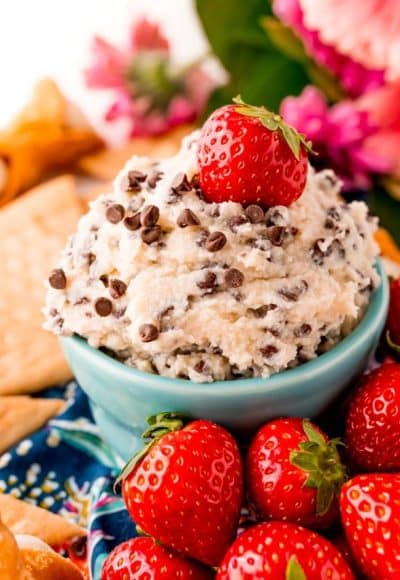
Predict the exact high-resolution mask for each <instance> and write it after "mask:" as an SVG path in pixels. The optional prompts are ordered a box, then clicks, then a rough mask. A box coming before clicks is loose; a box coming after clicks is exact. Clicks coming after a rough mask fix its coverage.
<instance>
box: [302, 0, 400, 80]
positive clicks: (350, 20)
mask: <svg viewBox="0 0 400 580" xmlns="http://www.w3.org/2000/svg"><path fill="white" fill-rule="evenodd" d="M300 4H301V7H302V10H303V13H304V22H305V25H306V26H307V28H308V29H310V30H315V31H317V32H318V34H319V37H320V38H321V40H322V42H324V43H326V44H329V45H330V46H334V47H335V48H336V49H337V50H338V51H339V52H341V53H342V54H345V55H347V56H349V57H351V58H352V59H354V60H356V61H358V62H360V63H362V64H363V65H364V66H365V67H369V68H375V69H382V70H385V75H386V77H387V79H389V80H396V79H400V58H399V55H400V10H399V1H398V0H318V2H316V1H315V0H300Z"/></svg>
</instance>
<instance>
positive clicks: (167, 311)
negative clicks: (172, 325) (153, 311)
mask: <svg viewBox="0 0 400 580" xmlns="http://www.w3.org/2000/svg"><path fill="white" fill-rule="evenodd" d="M174 310H175V306H172V305H171V306H167V308H164V310H161V312H160V314H159V315H158V316H159V317H160V318H163V317H164V316H168V315H169V314H171V312H173V311H174Z"/></svg>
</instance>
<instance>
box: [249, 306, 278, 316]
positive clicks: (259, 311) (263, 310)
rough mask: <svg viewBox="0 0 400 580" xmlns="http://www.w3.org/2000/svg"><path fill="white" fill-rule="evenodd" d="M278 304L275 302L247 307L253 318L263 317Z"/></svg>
mask: <svg viewBox="0 0 400 580" xmlns="http://www.w3.org/2000/svg"><path fill="white" fill-rule="evenodd" d="M277 308H278V306H277V305H276V304H263V305H262V306H259V307H258V308H249V312H251V314H253V316H254V317H255V318H264V316H266V315H267V313H268V312H269V311H270V310H276V309H277Z"/></svg>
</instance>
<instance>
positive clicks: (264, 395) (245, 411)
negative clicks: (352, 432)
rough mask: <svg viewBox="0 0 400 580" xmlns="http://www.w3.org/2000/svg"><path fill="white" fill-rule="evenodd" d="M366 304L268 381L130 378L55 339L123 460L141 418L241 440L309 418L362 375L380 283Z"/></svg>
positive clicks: (372, 343) (383, 301) (135, 445)
mask: <svg viewBox="0 0 400 580" xmlns="http://www.w3.org/2000/svg"><path fill="white" fill-rule="evenodd" d="M377 269H378V271H379V273H380V275H381V279H382V283H381V285H380V286H379V288H377V289H376V290H375V291H374V292H373V294H372V297H371V301H370V304H369V306H368V309H367V310H366V312H365V315H364V317H363V318H362V320H361V321H360V323H359V324H358V326H357V327H356V328H355V329H354V330H353V332H352V333H351V334H349V335H348V336H347V337H346V338H344V339H343V340H342V341H341V342H340V343H339V344H338V345H336V346H335V347H334V348H332V349H331V350H330V351H329V352H327V353H324V354H322V355H320V356H319V357H317V358H316V359H314V360H311V361H309V362H307V363H304V364H303V365H301V366H298V367H296V368H293V369H290V370H287V371H283V372H281V373H278V374H275V375H273V376H271V377H269V378H255V379H238V380H229V381H216V382H214V383H193V382H192V381H189V380H185V379H172V378H168V377H161V376H158V375H153V374H150V373H145V372H142V371H138V370H136V369H134V368H131V367H128V366H127V365H124V364H123V363H121V362H119V361H117V360H114V359H113V358H111V357H110V356H107V355H106V354H104V353H103V352H101V351H100V350H97V349H95V348H93V347H91V346H89V345H88V344H87V342H86V341H85V340H84V339H82V338H80V337H76V336H74V337H70V338H62V339H61V340H62V345H63V348H64V351H65V354H66V357H67V359H68V361H69V364H70V365H71V368H72V371H73V372H74V374H75V376H76V378H77V380H78V382H79V384H80V385H81V387H82V388H83V390H84V391H86V393H87V395H88V397H89V402H90V406H91V409H92V412H93V415H94V418H95V421H96V423H97V424H98V426H99V428H100V432H101V434H102V436H103V437H104V439H105V440H106V441H107V442H108V443H109V445H110V446H111V447H112V448H113V449H114V451H116V452H117V453H118V454H119V455H120V456H121V457H122V458H123V459H125V460H127V459H128V458H129V457H130V456H131V455H132V454H133V453H135V452H136V451H137V450H138V449H140V448H141V447H142V441H141V434H142V432H143V431H144V429H145V426H146V417H148V416H150V415H154V414H155V413H159V412H162V411H181V412H184V413H187V414H189V415H190V416H193V417H201V418H204V419H210V420H212V421H215V422H217V423H220V424H222V425H225V426H226V427H228V428H229V429H231V430H232V431H233V432H237V433H245V432H249V431H251V430H254V429H256V428H257V427H258V426H259V425H261V424H262V423H263V422H264V421H267V420H268V419H271V418H273V417H277V416H283V415H286V416H300V417H315V416H316V415H318V414H319V413H321V412H322V411H323V410H324V409H325V408H326V407H327V406H328V405H329V404H330V403H331V402H332V401H333V400H334V399H335V398H336V397H337V395H338V394H339V393H340V392H341V391H342V390H343V389H345V387H346V386H347V385H349V383H350V382H351V381H353V380H354V379H355V378H356V377H357V376H358V375H360V373H362V371H363V370H364V369H365V367H366V365H367V362H368V359H369V357H370V356H371V354H372V353H373V351H374V349H375V348H376V345H377V343H378V340H379V336H380V334H381V332H382V330H383V328H384V325H385V320H386V315H387V309H388V301H389V298H388V283H387V278H386V276H385V275H384V273H383V270H382V266H381V264H380V263H378V264H377Z"/></svg>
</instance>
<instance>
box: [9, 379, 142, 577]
mask: <svg viewBox="0 0 400 580" xmlns="http://www.w3.org/2000/svg"><path fill="white" fill-rule="evenodd" d="M41 396H46V397H57V398H64V399H66V401H67V406H66V409H65V410H64V412H63V413H62V414H61V415H59V416H58V417H56V418H55V419H53V420H52V421H50V423H49V424H48V425H47V426H46V428H44V429H42V430H41V431H38V432H37V433H35V434H34V435H32V436H31V437H29V438H28V439H24V440H23V441H21V442H19V443H18V444H17V445H16V446H15V447H14V448H12V449H11V450H10V451H8V452H7V453H4V454H3V455H1V456H0V491H2V492H6V493H11V494H13V495H14V496H15V497H17V498H19V499H23V500H25V501H29V502H30V503H33V504H36V505H38V506H40V507H43V508H46V509H49V510H51V511H53V512H56V513H59V514H61V515H63V516H64V517H65V518H67V519H69V520H70V521H73V522H75V523H77V524H79V525H81V526H83V527H85V528H87V529H88V531H89V536H88V558H89V570H90V574H91V578H92V579H93V580H100V575H101V568H102V565H103V562H104V560H105V558H106V557H107V555H108V554H109V552H110V551H111V550H112V549H113V548H114V547H115V546H116V545H118V544H120V543H121V542H123V541H124V540H126V539H128V538H132V537H133V536H135V535H136V529H135V526H134V524H133V522H132V521H131V520H130V518H129V516H128V512H127V511H126V509H125V506H124V503H123V501H122V499H121V498H120V497H118V496H116V495H114V494H113V491H112V484H113V481H114V478H115V475H116V474H117V473H118V472H119V469H120V467H121V466H122V461H121V460H120V458H118V457H117V456H115V454H114V453H113V452H112V450H111V449H110V448H109V447H108V446H107V445H106V444H105V443H104V441H103V440H102V439H101V437H100V435H99V432H98V429H97V426H96V425H95V424H94V422H93V419H92V416H91V413H90V409H89V405H88V400H87V397H86V395H85V394H84V392H83V391H82V390H81V388H80V387H79V386H78V385H77V383H75V382H71V383H69V384H68V385H67V386H66V387H57V388H54V389H51V390H49V391H47V393H45V394H44V395H43V394H41Z"/></svg>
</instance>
